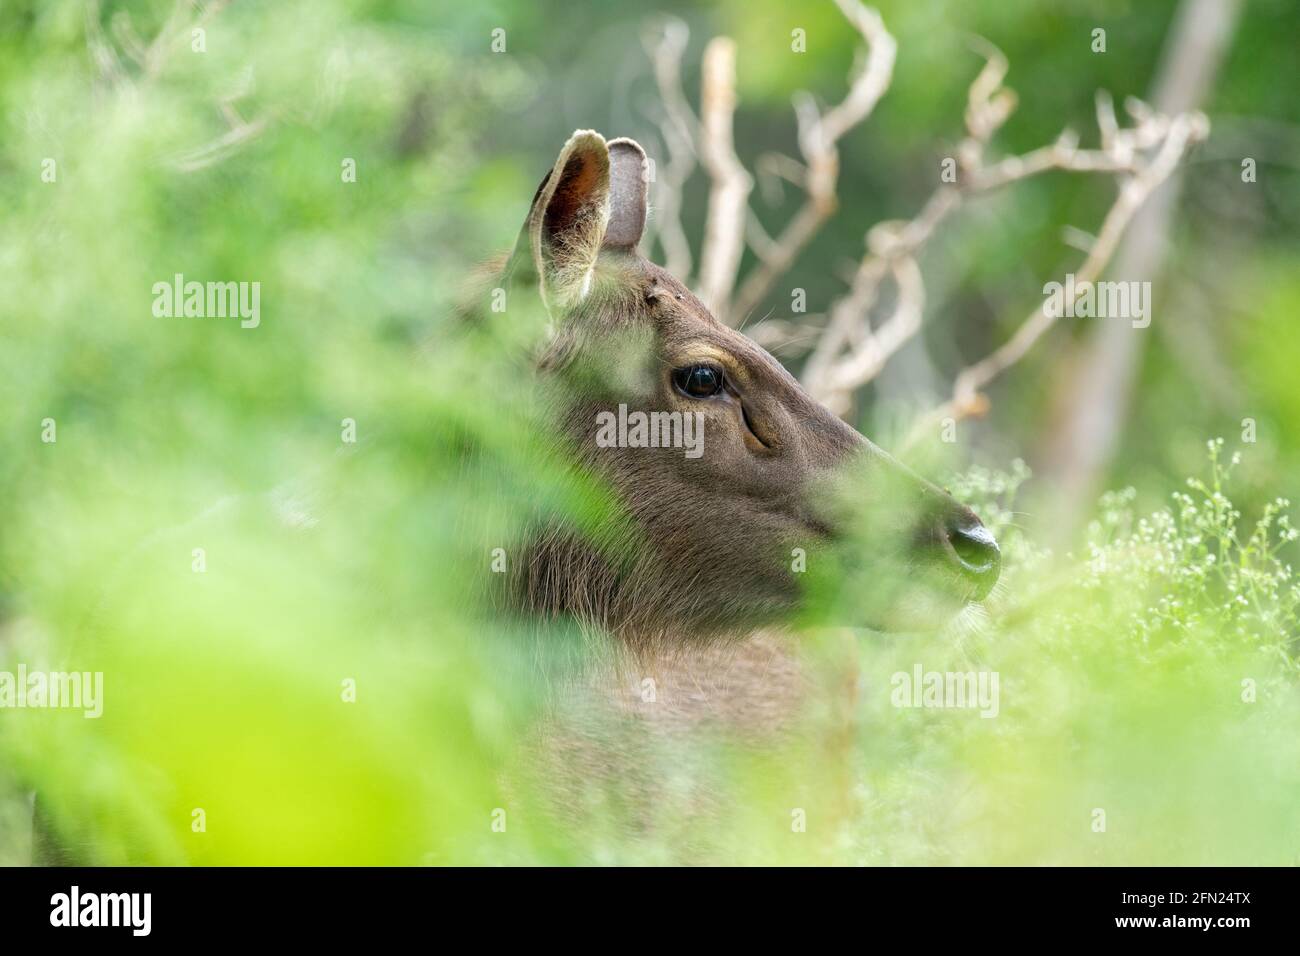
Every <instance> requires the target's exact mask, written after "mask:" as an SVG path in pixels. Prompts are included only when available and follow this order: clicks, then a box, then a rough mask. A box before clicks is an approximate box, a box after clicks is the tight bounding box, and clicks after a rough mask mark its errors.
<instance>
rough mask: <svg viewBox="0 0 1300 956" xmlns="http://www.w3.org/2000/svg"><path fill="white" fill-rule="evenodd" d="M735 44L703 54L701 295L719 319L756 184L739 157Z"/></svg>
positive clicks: (715, 43)
mask: <svg viewBox="0 0 1300 956" xmlns="http://www.w3.org/2000/svg"><path fill="white" fill-rule="evenodd" d="M735 112H736V44H735V41H733V40H732V39H730V38H729V37H714V38H713V39H712V40H711V41H709V45H708V46H707V47H706V48H705V50H704V77H703V84H702V89H701V95H700V162H701V163H702V164H703V165H704V168H705V170H707V172H708V174H709V178H710V179H711V180H712V187H711V189H710V191H709V211H708V218H707V219H706V220H705V226H704V247H703V249H702V250H701V253H700V275H699V282H698V293H699V296H700V299H701V300H702V301H703V302H704V304H705V305H706V306H707V307H708V308H709V309H710V310H712V312H713V313H714V314H715V315H726V314H727V313H728V311H729V310H728V307H727V303H728V299H729V298H730V296H731V289H732V287H733V286H734V285H735V282H736V272H737V270H739V268H740V257H741V254H742V253H743V252H744V249H745V218H746V216H747V215H748V208H749V207H748V199H749V191H750V189H751V188H752V187H753V180H752V179H750V176H749V173H747V172H746V171H745V167H744V166H743V165H741V162H740V159H739V157H737V156H736V147H735V143H734V140H733V131H732V122H733V119H734V116H735Z"/></svg>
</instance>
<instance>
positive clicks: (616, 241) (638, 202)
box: [605, 139, 649, 250]
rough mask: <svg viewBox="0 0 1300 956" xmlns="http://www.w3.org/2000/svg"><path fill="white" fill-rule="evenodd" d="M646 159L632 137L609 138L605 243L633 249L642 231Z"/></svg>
mask: <svg viewBox="0 0 1300 956" xmlns="http://www.w3.org/2000/svg"><path fill="white" fill-rule="evenodd" d="M648 173H649V162H648V161H647V160H646V156H645V150H644V149H642V148H641V144H640V143H638V142H637V141H636V140H634V139H611V140H610V141H609V226H608V227H606V229H605V245H606V246H609V247H611V248H615V249H629V250H631V249H635V248H636V245H637V243H638V242H640V241H641V233H642V232H643V231H645V216H646V204H647V203H646V181H647V179H648V178H649V175H648Z"/></svg>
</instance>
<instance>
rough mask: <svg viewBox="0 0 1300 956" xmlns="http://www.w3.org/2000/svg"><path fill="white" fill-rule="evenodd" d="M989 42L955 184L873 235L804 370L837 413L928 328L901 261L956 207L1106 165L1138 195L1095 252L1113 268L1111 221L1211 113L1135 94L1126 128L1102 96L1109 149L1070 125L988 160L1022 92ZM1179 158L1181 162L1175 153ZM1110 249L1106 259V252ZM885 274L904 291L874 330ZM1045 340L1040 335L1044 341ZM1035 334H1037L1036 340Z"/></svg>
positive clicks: (1101, 118) (1092, 256) (1128, 192)
mask: <svg viewBox="0 0 1300 956" xmlns="http://www.w3.org/2000/svg"><path fill="white" fill-rule="evenodd" d="M981 46H982V47H983V52H984V55H985V57H986V62H985V65H984V68H983V69H982V70H981V71H980V73H979V75H978V76H977V77H976V78H975V81H974V82H973V83H972V84H971V87H970V92H969V94H968V102H967V109H966V116H965V121H966V130H967V134H966V137H965V138H964V139H963V140H962V142H961V143H960V144H959V145H958V147H957V156H956V162H957V176H956V182H953V183H945V184H943V185H941V186H939V187H938V188H937V189H936V190H935V191H934V193H932V194H931V196H930V199H929V200H928V201H927V203H926V204H925V207H924V208H923V209H922V211H921V213H920V214H919V215H918V216H917V217H916V218H915V219H912V220H910V221H907V222H903V223H882V224H881V225H880V226H877V227H876V228H875V229H873V230H872V231H871V233H869V234H868V242H867V246H868V250H867V254H866V256H865V257H864V258H863V259H862V261H861V263H860V264H859V266H858V270H857V272H856V274H855V277H854V280H853V282H852V284H851V286H850V290H849V292H848V294H847V295H846V296H844V297H843V298H841V299H840V300H839V301H837V302H836V303H835V304H834V305H833V306H832V308H831V320H830V322H829V323H828V324H827V327H826V330H825V331H824V332H823V334H822V336H821V338H820V339H819V341H818V343H817V345H816V347H815V348H814V349H813V353H812V355H811V356H810V357H809V360H808V363H807V365H806V367H805V370H804V384H805V386H806V387H808V389H809V390H810V391H811V392H812V393H813V395H815V396H816V397H817V398H819V399H820V400H821V401H823V402H825V403H826V404H827V405H829V406H830V407H831V408H832V409H833V410H835V411H837V412H840V413H843V412H844V411H846V410H847V408H848V405H849V399H850V397H851V395H852V393H853V392H854V391H855V390H856V389H858V388H860V387H862V386H863V385H865V384H867V383H868V382H870V381H871V380H872V379H873V378H874V377H875V376H876V375H877V374H879V372H880V370H881V369H882V368H883V367H884V365H885V362H887V361H888V359H889V358H890V356H891V355H892V354H893V353H894V352H896V351H897V350H898V349H899V348H901V347H902V346H903V345H904V344H905V343H906V342H907V341H908V339H909V338H911V336H913V335H915V334H916V332H917V330H918V329H919V328H920V322H919V320H918V319H916V318H914V316H913V312H912V311H911V310H910V308H907V309H905V308H902V305H903V304H905V302H906V300H915V299H918V298H922V297H923V290H922V293H921V295H920V296H918V292H917V289H915V288H913V289H905V288H904V287H903V286H902V284H901V283H900V280H899V275H900V273H899V271H898V270H899V263H900V262H905V261H909V260H913V259H914V258H915V257H916V255H917V254H918V252H919V251H920V249H921V247H922V246H923V245H924V244H925V242H926V241H928V239H929V238H930V237H931V236H932V235H933V234H934V232H935V229H936V227H937V226H938V225H939V223H940V222H942V221H943V220H944V219H945V218H946V217H947V216H948V215H950V214H951V213H952V212H953V211H954V210H956V209H957V208H958V207H959V206H960V205H961V203H962V202H963V201H964V200H965V198H966V197H967V196H969V195H974V194H978V193H982V192H987V191H989V190H992V189H997V188H1000V187H1002V186H1006V185H1008V184H1010V183H1013V182H1016V181H1019V180H1021V179H1026V178H1028V177H1030V176H1035V175H1038V174H1040V173H1043V172H1046V171H1048V170H1053V169H1057V170H1067V171H1071V172H1080V173H1097V172H1103V173H1111V174H1115V175H1119V176H1121V177H1124V178H1125V179H1126V180H1127V181H1126V182H1125V183H1124V185H1123V187H1122V190H1121V196H1122V197H1123V196H1127V197H1129V198H1128V199H1125V200H1124V210H1123V211H1122V214H1120V215H1117V216H1115V217H1112V216H1111V215H1108V217H1107V220H1106V222H1105V223H1104V224H1103V229H1102V234H1101V235H1100V236H1099V237H1098V238H1097V240H1096V241H1095V242H1094V243H1093V245H1092V249H1091V250H1090V252H1089V259H1088V261H1089V262H1094V261H1097V262H1100V267H1099V268H1104V266H1105V261H1107V260H1108V259H1109V257H1110V255H1111V254H1112V253H1113V251H1114V249H1113V246H1110V245H1106V244H1108V243H1111V242H1113V241H1117V240H1118V234H1116V235H1115V236H1113V237H1112V236H1111V234H1110V233H1109V232H1107V226H1109V227H1110V229H1111V230H1116V229H1117V230H1118V232H1119V233H1122V231H1123V228H1124V227H1125V226H1127V224H1128V220H1129V219H1130V218H1131V217H1132V213H1133V211H1134V210H1135V209H1136V206H1133V208H1129V206H1130V205H1131V204H1132V203H1134V202H1136V204H1137V205H1141V202H1142V200H1143V199H1145V196H1146V193H1145V192H1143V193H1141V194H1140V195H1138V194H1135V192H1134V189H1135V188H1137V189H1139V190H1140V189H1141V188H1142V187H1141V186H1139V187H1133V185H1132V184H1133V182H1135V181H1137V182H1140V183H1146V182H1147V181H1148V180H1149V177H1150V176H1151V175H1154V174H1156V173H1159V171H1160V170H1161V169H1163V168H1164V165H1165V164H1166V163H1167V162H1171V163H1173V164H1176V163H1177V162H1178V159H1179V158H1181V156H1182V154H1183V151H1184V147H1185V146H1186V144H1187V141H1188V139H1189V138H1190V137H1191V136H1192V135H1193V134H1195V133H1196V131H1197V130H1198V129H1199V128H1200V127H1199V125H1198V123H1203V122H1204V120H1203V118H1202V119H1201V120H1199V121H1197V120H1196V119H1195V118H1194V117H1191V116H1185V117H1180V118H1179V119H1180V120H1181V123H1182V125H1176V124H1174V123H1171V121H1170V120H1169V119H1168V118H1166V117H1164V116H1161V115H1159V114H1156V113H1154V112H1153V111H1151V110H1150V109H1149V108H1147V107H1146V106H1145V104H1141V103H1139V102H1137V101H1130V102H1129V103H1128V104H1127V105H1128V111H1129V113H1130V115H1132V116H1133V117H1134V118H1135V119H1136V120H1137V123H1136V125H1135V126H1134V127H1133V128H1131V129H1120V128H1119V126H1118V123H1116V122H1114V121H1113V112H1112V111H1110V110H1109V103H1110V101H1109V98H1108V97H1106V96H1105V95H1104V94H1102V95H1099V97H1098V125H1099V127H1100V128H1101V130H1102V148H1101V149H1099V150H1080V149H1078V148H1077V137H1076V136H1075V134H1074V133H1073V132H1071V131H1070V130H1068V129H1067V130H1065V131H1063V132H1062V133H1061V135H1060V136H1059V137H1058V138H1057V140H1056V142H1054V143H1052V144H1051V145H1048V146H1044V147H1041V148H1039V149H1036V150H1032V151H1031V152H1028V153H1025V154H1023V155H1021V156H1011V157H1007V158H1005V159H1002V160H1000V161H998V162H996V163H992V164H988V165H985V164H984V161H983V155H984V151H985V149H986V147H987V145H988V142H989V140H990V139H991V138H992V136H993V135H994V134H995V133H996V132H997V131H998V129H1000V128H1001V126H1002V125H1003V124H1004V123H1005V122H1006V120H1007V118H1008V117H1009V116H1010V115H1011V112H1012V111H1013V110H1014V109H1015V103H1016V100H1015V95H1014V93H1012V92H1011V91H1010V90H1007V89H1004V88H1003V87H1002V85H1001V84H1002V79H1003V78H1004V77H1005V75H1006V71H1007V61H1006V59H1005V57H1003V55H1002V54H1001V53H1000V52H999V51H997V50H996V49H995V48H993V47H992V46H990V45H988V44H985V43H982V42H981ZM1175 129H1177V130H1178V135H1177V136H1175V135H1174V131H1175ZM1171 141H1172V142H1171ZM1153 147H1159V148H1158V150H1157V152H1156V156H1155V158H1154V159H1152V160H1149V161H1147V160H1144V155H1145V153H1146V152H1148V151H1149V150H1150V149H1152V148H1153ZM1171 151H1172V152H1171ZM1170 155H1172V159H1169V158H1168V157H1169V156H1170ZM1170 168H1171V169H1172V166H1171V167H1170ZM1164 175H1168V173H1163V174H1162V175H1161V178H1163V176H1164ZM1152 188H1154V187H1152ZM1112 212H1114V211H1112ZM1103 254H1104V259H1103V258H1101V256H1102V255H1103ZM886 277H891V278H892V279H893V281H894V283H895V285H896V287H897V288H898V296H899V302H900V307H899V308H897V309H896V310H895V312H894V314H893V316H891V317H890V318H889V319H888V320H886V322H885V323H883V324H882V325H881V327H880V328H879V329H877V330H876V331H874V332H873V331H872V330H871V327H870V322H869V314H870V311H871V308H872V307H873V305H874V304H875V302H876V299H877V296H878V287H879V285H880V283H881V282H883V281H884V280H885V278H886ZM916 279H917V276H915V275H913V276H912V280H914V282H915V280H916ZM909 304H910V303H909ZM1039 334H1041V332H1040V333H1039ZM1036 337H1037V336H1034V338H1035V339H1036ZM1032 341H1033V340H1032V339H1031V340H1030V343H1029V344H1032ZM995 374H996V373H995ZM976 387H978V386H976ZM965 397H966V398H967V399H971V400H972V404H970V406H969V408H968V409H967V413H968V414H969V413H971V412H972V411H974V410H975V409H976V408H977V406H978V402H975V401H974V400H973V396H972V395H965Z"/></svg>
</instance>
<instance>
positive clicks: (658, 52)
mask: <svg viewBox="0 0 1300 956" xmlns="http://www.w3.org/2000/svg"><path fill="white" fill-rule="evenodd" d="M689 39H690V31H689V30H687V28H686V24H685V23H683V22H682V21H681V20H675V19H670V20H668V21H666V22H665V23H664V25H663V29H662V31H659V35H658V37H657V38H652V37H646V38H644V39H643V41H642V42H643V44H644V45H645V47H646V52H647V53H648V54H649V56H650V59H651V61H652V63H653V64H654V74H655V83H656V85H657V86H658V88H659V97H660V100H661V101H662V103H663V108H664V117H663V119H662V121H661V122H660V124H659V131H660V134H661V135H662V136H663V139H664V145H665V146H666V147H667V148H668V162H667V163H664V164H662V165H661V166H660V167H659V168H658V169H657V170H656V179H657V182H656V185H655V193H654V195H655V203H654V209H655V216H654V219H655V223H656V225H657V228H658V233H659V242H660V244H661V245H662V246H663V250H664V267H665V268H666V269H667V270H668V271H669V272H671V273H672V274H673V275H675V276H677V277H679V278H680V279H681V280H682V281H683V282H685V281H686V280H687V277H689V276H690V274H691V269H692V267H693V261H692V258H691V244H690V240H688V239H687V238H686V230H685V229H684V228H683V227H682V187H683V186H684V185H685V183H686V180H688V179H689V178H690V176H691V173H692V172H693V171H694V170H695V146H694V140H695V134H696V131H697V130H698V128H699V120H697V119H696V118H695V115H694V114H693V113H692V112H691V108H690V106H689V105H687V102H686V95H685V94H684V93H683V92H682V85H681V66H682V54H684V53H685V52H686V44H687V42H688V41H689Z"/></svg>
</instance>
